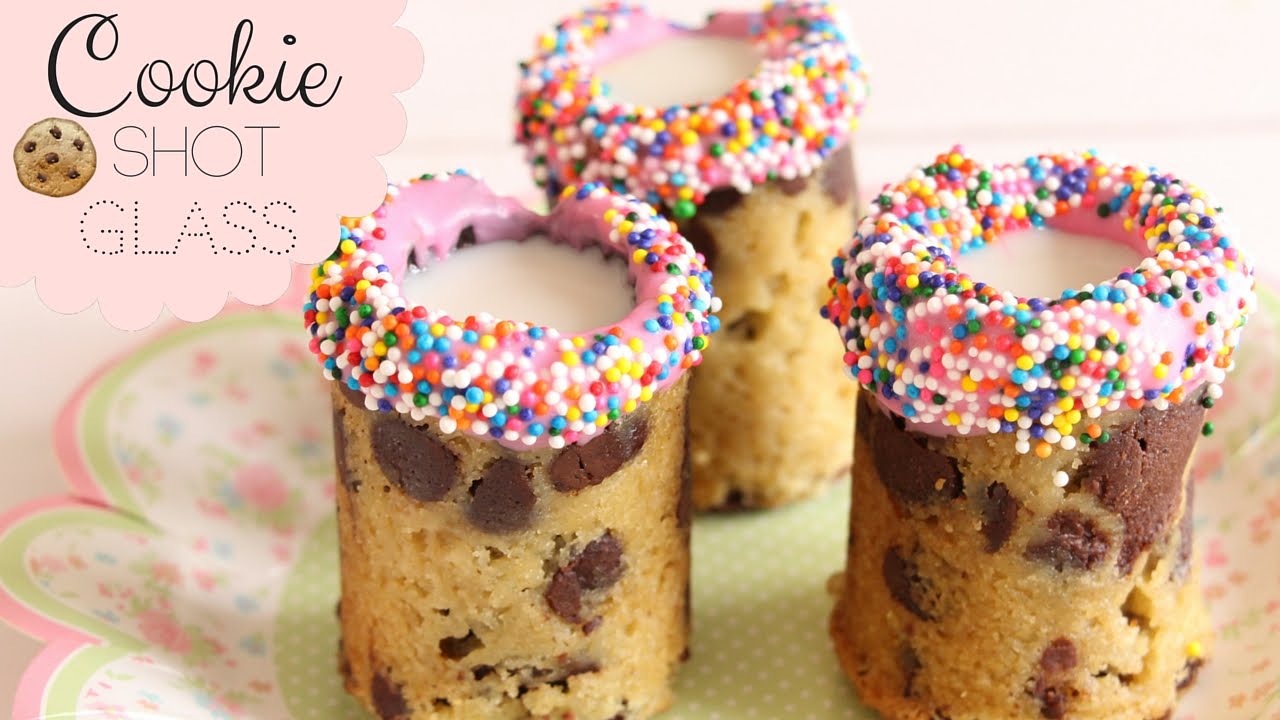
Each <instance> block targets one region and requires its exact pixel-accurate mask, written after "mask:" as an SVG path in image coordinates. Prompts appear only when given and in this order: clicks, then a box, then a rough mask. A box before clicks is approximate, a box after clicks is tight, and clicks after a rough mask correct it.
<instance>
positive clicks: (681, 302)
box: [307, 175, 719, 718]
mask: <svg viewBox="0 0 1280 720" xmlns="http://www.w3.org/2000/svg"><path fill="white" fill-rule="evenodd" d="M568 287H572V289H571V290H569V289H566V288H568ZM558 289H559V290H560V291H562V293H557V290H558ZM574 292H579V293H586V294H585V296H579V297H577V298H576V299H568V300H566V299H565V298H564V297H559V296H558V294H563V295H566V296H568V295H572V293H574ZM537 296H540V297H537ZM530 299H538V300H540V304H534V303H530V302H527V301H528V300H530ZM423 302H427V303H429V306H428V305H424V304H423ZM504 303H510V304H507V305H506V306H505V309H506V310H511V312H512V313H518V314H512V315H511V316H510V317H511V318H516V317H520V318H523V317H528V318H529V319H530V320H531V322H530V321H525V320H516V319H507V318H497V317H494V316H493V315H492V314H490V313H491V312H492V310H493V309H495V308H498V309H502V308H503V304H504ZM584 304H589V305H592V306H593V307H583V305H584ZM718 306H719V301H718V300H716V299H715V297H714V296H713V295H712V291H711V278H710V273H708V272H707V271H706V270H705V268H703V267H702V265H701V263H700V262H699V261H698V259H697V258H696V257H695V254H694V252H693V249H692V248H691V247H690V246H689V245H688V243H687V242H686V241H684V240H683V239H682V238H681V237H680V236H679V235H678V234H676V233H675V232H674V229H673V228H672V227H671V225H670V224H669V223H668V222H667V221H666V220H665V219H663V218H661V217H660V216H657V215H656V214H655V213H654V212H653V210H652V208H650V207H648V206H647V205H645V204H643V203H640V202H637V201H635V200H633V199H626V198H622V197H619V196H616V195H613V194H611V193H609V192H607V191H606V190H604V189H603V188H600V187H598V186H585V187H583V188H580V189H576V188H575V189H573V190H571V191H569V194H568V195H567V196H566V198H565V199H564V200H563V201H562V202H561V203H560V204H559V206H558V207H557V208H556V209H555V210H554V211H553V212H552V213H551V214H550V215H549V216H543V215H539V214H537V213H534V212H532V211H529V210H527V209H525V208H524V207H523V206H521V205H520V204H519V203H518V202H516V201H514V200H512V199H510V198H504V197H500V196H498V195H496V194H494V193H493V192H492V191H490V190H489V189H488V188H487V187H485V186H484V185H483V184H482V183H480V182H479V181H477V180H475V179H474V178H471V177H469V176H466V175H454V176H441V177H431V178H428V179H425V180H423V181H422V182H417V183H410V184H406V185H403V186H399V187H397V188H393V189H392V191H391V192H390V193H389V195H388V201H387V203H386V204H385V205H384V206H383V208H382V209H380V210H379V211H378V212H376V213H374V215H372V216H370V217H368V218H363V219H353V220H350V221H348V222H347V223H346V224H345V225H344V231H343V240H342V246H341V247H340V248H339V250H338V252H337V253H335V255H334V257H333V259H331V260H330V261H329V262H328V263H326V264H325V265H323V266H322V267H321V268H319V269H318V270H317V273H316V276H315V283H314V289H313V294H312V298H311V302H310V303H309V304H308V307H307V320H308V323H309V325H310V327H311V330H312V334H313V335H314V336H315V340H314V342H313V345H312V349H313V351H315V352H316V354H317V356H318V357H319V358H320V359H321V361H322V362H323V364H324V366H325V369H326V375H327V376H328V377H329V378H330V379H332V380H334V382H333V383H332V390H331V397H332V403H333V409H334V442H335V457H336V460H337V468H338V480H339V485H340V490H339V492H338V500H337V504H338V520H339V547H340V550H341V577H342V600H341V604H340V612H339V615H340V621H341V627H342V643H341V652H340V663H341V664H340V669H341V672H342V673H343V676H344V678H345V681H346V687H347V689H348V690H349V691H350V692H351V693H352V694H353V695H354V696H355V697H356V698H357V699H358V700H359V701H360V702H361V703H362V704H364V706H365V707H366V708H368V709H369V710H370V711H372V712H374V713H376V714H378V715H380V716H382V717H392V716H394V717H412V718H439V717H457V718H471V717H493V716H517V715H519V716H535V717H546V716H554V717H560V716H567V715H573V716H577V717H613V716H615V715H618V714H619V713H627V714H628V716H633V717H648V716H650V715H652V714H654V713H656V712H659V711H661V710H662V709H664V708H665V707H667V706H668V705H669V704H670V702H671V682H672V679H673V676H674V672H675V669H676V667H677V666H678V665H679V663H680V662H681V661H682V659H683V658H684V657H685V656H686V653H687V647H688V596H687V590H688V581H689V527H690V521H691V503H690V493H689V489H690V488H689V484H688V481H687V477H688V476H687V473H686V472H685V468H686V466H687V447H686V442H685V438H686V425H687V412H686V397H687V389H688V370H689V369H691V368H692V367H694V366H696V365H697V364H698V363H699V362H700V360H701V351H702V350H703V349H705V348H706V347H707V343H708V341H709V338H708V336H709V335H710V334H711V333H712V332H714V330H715V329H716V321H715V319H714V317H713V315H712V313H713V312H714V311H715V310H716V309H718ZM429 307H430V309H429ZM441 308H449V310H450V311H451V312H453V313H454V314H452V315H451V314H450V312H446V311H445V310H442V309H441ZM602 313H603V314H602ZM534 316H536V317H534ZM601 318H603V320H602V319H601ZM553 322H554V323H556V325H557V326H559V327H556V326H553V325H552V324H551V323H553ZM561 328H565V329H563V330H562V329H561Z"/></svg>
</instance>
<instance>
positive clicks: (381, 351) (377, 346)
mask: <svg viewBox="0 0 1280 720" xmlns="http://www.w3.org/2000/svg"><path fill="white" fill-rule="evenodd" d="M373 354H374V355H377V356H378V357H384V356H386V354H387V344H386V343H384V342H382V341H381V340H379V341H378V342H376V343H374V344H373Z"/></svg>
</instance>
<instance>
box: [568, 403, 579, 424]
mask: <svg viewBox="0 0 1280 720" xmlns="http://www.w3.org/2000/svg"><path fill="white" fill-rule="evenodd" d="M564 416H565V417H566V418H568V419H569V420H570V421H573V420H581V419H582V411H581V410H579V409H578V406H577V405H574V406H573V407H571V408H569V411H568V412H566V413H565V414H564Z"/></svg>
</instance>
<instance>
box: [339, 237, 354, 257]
mask: <svg viewBox="0 0 1280 720" xmlns="http://www.w3.org/2000/svg"><path fill="white" fill-rule="evenodd" d="M339 249H340V250H342V254H343V255H350V254H351V253H353V252H355V251H356V242H355V241H354V240H343V241H342V245H341V246H340V247H339Z"/></svg>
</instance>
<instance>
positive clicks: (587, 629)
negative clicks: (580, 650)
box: [582, 615, 604, 635]
mask: <svg viewBox="0 0 1280 720" xmlns="http://www.w3.org/2000/svg"><path fill="white" fill-rule="evenodd" d="M603 624H604V618H603V617H601V616H600V615H597V616H595V617H593V618H591V619H590V620H588V621H587V622H586V623H585V624H584V625H583V626H582V632H583V634H584V635H590V634H591V633H593V632H595V631H596V630H599V629H600V626H601V625H603Z"/></svg>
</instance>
